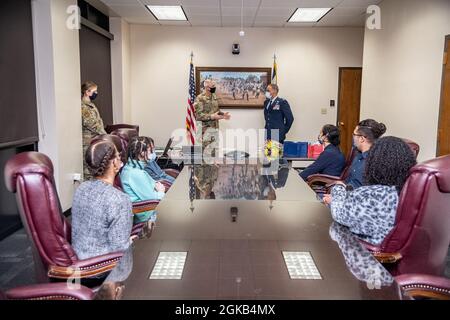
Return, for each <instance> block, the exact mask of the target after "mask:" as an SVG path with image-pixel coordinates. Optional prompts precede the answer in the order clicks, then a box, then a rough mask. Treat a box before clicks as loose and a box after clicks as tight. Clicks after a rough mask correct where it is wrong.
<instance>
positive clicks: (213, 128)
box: [194, 79, 230, 157]
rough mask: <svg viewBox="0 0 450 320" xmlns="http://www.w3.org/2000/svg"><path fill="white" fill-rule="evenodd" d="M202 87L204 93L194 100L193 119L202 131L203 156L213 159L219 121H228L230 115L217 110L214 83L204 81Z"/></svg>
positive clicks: (209, 80)
mask: <svg viewBox="0 0 450 320" xmlns="http://www.w3.org/2000/svg"><path fill="white" fill-rule="evenodd" d="M204 87H205V90H204V92H203V93H201V94H200V95H198V96H197V98H196V99H195V103H194V108H195V119H196V120H197V123H198V127H199V128H201V129H202V131H201V139H200V141H202V147H203V154H204V155H205V156H212V157H214V156H215V149H216V148H217V147H218V145H217V144H218V139H219V120H222V119H225V120H229V119H230V114H229V113H228V112H225V113H222V112H221V111H220V109H219V102H218V101H217V96H216V94H215V92H216V84H215V82H214V81H212V80H211V79H208V80H205V82H204Z"/></svg>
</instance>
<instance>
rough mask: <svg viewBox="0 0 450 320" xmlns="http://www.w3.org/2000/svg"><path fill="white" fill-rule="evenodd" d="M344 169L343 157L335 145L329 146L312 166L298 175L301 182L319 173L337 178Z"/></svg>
mask: <svg viewBox="0 0 450 320" xmlns="http://www.w3.org/2000/svg"><path fill="white" fill-rule="evenodd" d="M344 167H345V157H344V155H343V154H342V152H341V150H339V148H338V147H336V146H335V145H332V144H329V145H328V146H327V147H326V148H325V150H323V152H322V153H321V154H320V155H319V157H318V158H317V160H316V161H314V163H313V164H311V165H310V166H308V167H307V168H306V169H305V170H303V171H302V172H301V173H300V177H302V178H303V180H306V179H308V177H309V176H310V175H312V174H316V173H320V174H326V175H330V176H336V177H339V176H340V175H341V174H342V171H343V170H344Z"/></svg>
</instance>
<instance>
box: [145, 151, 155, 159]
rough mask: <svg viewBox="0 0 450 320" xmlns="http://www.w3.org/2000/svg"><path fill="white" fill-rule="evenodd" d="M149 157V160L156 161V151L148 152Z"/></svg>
mask: <svg viewBox="0 0 450 320" xmlns="http://www.w3.org/2000/svg"><path fill="white" fill-rule="evenodd" d="M147 157H148V161H155V160H156V153H155V152H152V153H148V155H147Z"/></svg>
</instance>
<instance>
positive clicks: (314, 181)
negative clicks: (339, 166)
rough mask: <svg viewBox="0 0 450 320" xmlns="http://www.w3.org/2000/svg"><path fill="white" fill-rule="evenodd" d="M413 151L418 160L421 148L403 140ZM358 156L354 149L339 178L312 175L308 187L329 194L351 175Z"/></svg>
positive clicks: (407, 140) (410, 141) (308, 180)
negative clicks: (331, 188)
mask: <svg viewBox="0 0 450 320" xmlns="http://www.w3.org/2000/svg"><path fill="white" fill-rule="evenodd" d="M403 141H405V142H406V143H407V144H408V146H409V147H410V148H411V150H412V151H413V152H414V154H415V156H416V158H417V156H418V155H419V151H420V146H419V145H418V144H417V143H415V142H414V141H412V140H409V139H403ZM357 154H358V152H357V150H356V148H352V151H351V153H350V155H349V156H348V158H347V161H346V162H345V167H344V170H343V171H342V174H341V175H340V176H339V177H337V176H330V175H326V174H313V175H310V176H309V177H308V179H307V183H308V185H309V186H310V187H311V188H312V189H313V190H314V191H315V192H316V193H327V192H328V191H329V188H330V187H331V186H332V185H333V184H335V183H336V182H338V181H345V180H346V179H347V177H348V176H349V174H350V167H351V165H352V162H353V159H354V158H355V156H356V155H357Z"/></svg>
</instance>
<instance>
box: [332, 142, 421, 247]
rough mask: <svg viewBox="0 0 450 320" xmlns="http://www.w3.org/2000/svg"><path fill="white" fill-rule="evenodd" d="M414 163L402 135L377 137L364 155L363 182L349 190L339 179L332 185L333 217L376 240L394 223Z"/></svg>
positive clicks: (368, 238) (356, 232) (410, 151)
mask: <svg viewBox="0 0 450 320" xmlns="http://www.w3.org/2000/svg"><path fill="white" fill-rule="evenodd" d="M415 164H416V157H415V155H414V154H413V152H412V150H411V148H410V147H409V146H408V144H406V143H405V142H404V141H403V140H402V139H400V138H396V137H385V138H381V139H379V140H378V141H377V142H376V143H375V144H374V146H373V147H372V148H371V149H370V151H369V154H368V156H367V160H366V168H365V173H364V180H365V181H364V182H365V185H364V186H362V187H360V188H358V189H355V190H353V191H347V190H346V188H345V186H344V185H343V183H338V184H336V185H335V186H334V187H333V188H332V190H331V203H330V209H331V215H332V216H333V219H334V220H335V221H336V222H338V223H340V224H342V225H345V226H347V227H349V229H350V231H351V232H353V233H355V234H356V235H358V236H359V237H360V238H362V239H363V240H365V241H367V242H370V243H371V244H374V245H378V244H380V243H381V242H382V241H383V240H384V238H385V237H386V235H387V234H388V233H389V232H390V231H391V229H392V228H393V227H394V221H395V216H396V212H397V205H398V200H399V194H400V192H401V190H402V188H403V185H404V184H405V182H406V179H407V177H408V172H409V170H410V169H411V168H412V167H413V166H414V165H415ZM326 197H328V195H325V199H324V200H325V202H327V200H326Z"/></svg>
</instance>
